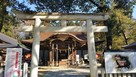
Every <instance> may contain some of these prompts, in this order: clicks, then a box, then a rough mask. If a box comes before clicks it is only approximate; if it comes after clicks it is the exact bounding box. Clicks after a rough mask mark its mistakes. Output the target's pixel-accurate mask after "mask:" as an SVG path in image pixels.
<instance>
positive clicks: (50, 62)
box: [49, 50, 52, 65]
mask: <svg viewBox="0 0 136 77" xmlns="http://www.w3.org/2000/svg"><path fill="white" fill-rule="evenodd" d="M49 65H52V50H51V51H50V61H49Z"/></svg>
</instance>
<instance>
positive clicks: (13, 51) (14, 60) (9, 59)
mask: <svg viewBox="0 0 136 77" xmlns="http://www.w3.org/2000/svg"><path fill="white" fill-rule="evenodd" d="M21 63H22V48H7V52H6V65H5V73H4V77H21V76H20V73H21Z"/></svg>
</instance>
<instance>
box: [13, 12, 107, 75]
mask: <svg viewBox="0 0 136 77" xmlns="http://www.w3.org/2000/svg"><path fill="white" fill-rule="evenodd" d="M16 16H17V18H19V19H24V20H25V19H33V20H35V25H34V27H33V26H24V27H22V30H23V31H34V36H33V45H32V58H31V73H30V77H38V62H39V50H40V31H42V32H87V43H88V54H89V64H90V77H98V73H97V60H96V50H95V40H94V32H107V31H108V29H107V27H106V26H95V25H93V23H92V21H93V20H95V21H103V20H107V19H108V17H109V16H108V15H107V14H79V13H78V14H75V13H74V14H62V13H37V14H31V15H28V14H22V13H17V14H16ZM42 20H60V21H61V26H58V27H53V26H42V25H41V22H42ZM67 20H84V21H86V22H87V26H86V27H82V26H67V25H66V23H67V22H66V21H67Z"/></svg>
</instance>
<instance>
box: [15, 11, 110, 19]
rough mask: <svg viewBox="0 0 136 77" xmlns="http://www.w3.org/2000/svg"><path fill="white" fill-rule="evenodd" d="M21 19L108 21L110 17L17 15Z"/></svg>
mask: <svg viewBox="0 0 136 77" xmlns="http://www.w3.org/2000/svg"><path fill="white" fill-rule="evenodd" d="M16 16H17V18H19V19H35V18H40V19H46V20H87V19H91V20H97V21H100V20H107V19H108V18H109V15H108V14H107V13H105V14H102V13H43V12H42V13H35V14H25V13H16Z"/></svg>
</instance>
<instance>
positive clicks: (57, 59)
mask: <svg viewBox="0 0 136 77" xmlns="http://www.w3.org/2000/svg"><path fill="white" fill-rule="evenodd" d="M58 64H59V58H58V44H56V65H57V66H58Z"/></svg>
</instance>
